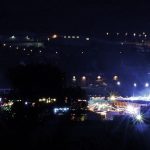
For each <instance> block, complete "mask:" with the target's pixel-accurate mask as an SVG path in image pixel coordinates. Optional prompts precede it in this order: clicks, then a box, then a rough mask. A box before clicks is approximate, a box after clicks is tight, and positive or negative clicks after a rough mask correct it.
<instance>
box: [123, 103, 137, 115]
mask: <svg viewBox="0 0 150 150" xmlns="http://www.w3.org/2000/svg"><path fill="white" fill-rule="evenodd" d="M126 112H127V113H129V114H131V115H135V114H137V113H138V110H137V108H136V107H134V106H131V105H128V106H127V107H126Z"/></svg>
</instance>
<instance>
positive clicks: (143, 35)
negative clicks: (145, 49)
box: [106, 32, 147, 38]
mask: <svg viewBox="0 0 150 150" xmlns="http://www.w3.org/2000/svg"><path fill="white" fill-rule="evenodd" d="M106 35H107V36H108V35H117V36H119V35H123V36H134V37H136V36H138V37H145V38H146V37H147V34H146V33H145V32H143V33H128V32H126V33H119V32H117V33H109V32H106Z"/></svg>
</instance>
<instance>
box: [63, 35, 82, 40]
mask: <svg viewBox="0 0 150 150" xmlns="http://www.w3.org/2000/svg"><path fill="white" fill-rule="evenodd" d="M79 38H80V37H79V36H64V39H79Z"/></svg>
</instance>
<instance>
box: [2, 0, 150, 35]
mask: <svg viewBox="0 0 150 150" xmlns="http://www.w3.org/2000/svg"><path fill="white" fill-rule="evenodd" d="M149 14H150V2H144V1H142V2H140V1H134V0H126V1H125V0H122V1H119V0H99V1H98V0H97V1H96V0H95V1H94V0H92V1H91V2H90V1H80V2H79V1H75V0H70V1H69V0H49V1H48V0H47V1H44V0H41V1H40V0H34V1H33V0H32V1H27V0H26V1H25V0H23V1H20V2H19V1H11V2H10V1H5V3H2V4H1V5H0V22H1V23H0V26H1V28H0V32H1V33H3V32H17V31H18V32H21V31H26V32H60V33H77V34H79V33H81V34H99V33H101V32H102V31H149V30H150V29H149V26H150V16H149Z"/></svg>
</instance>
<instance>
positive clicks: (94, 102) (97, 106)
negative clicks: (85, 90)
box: [88, 95, 143, 122]
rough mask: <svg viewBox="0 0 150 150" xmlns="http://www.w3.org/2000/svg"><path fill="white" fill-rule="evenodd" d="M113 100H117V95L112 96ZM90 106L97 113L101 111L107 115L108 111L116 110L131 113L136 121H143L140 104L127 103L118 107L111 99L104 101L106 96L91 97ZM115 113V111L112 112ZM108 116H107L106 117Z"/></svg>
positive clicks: (125, 113) (126, 113)
mask: <svg viewBox="0 0 150 150" xmlns="http://www.w3.org/2000/svg"><path fill="white" fill-rule="evenodd" d="M110 99H111V100H116V99H117V97H115V96H114V95H112V96H110ZM88 104H89V105H88V108H89V110H91V111H94V112H96V113H99V112H100V114H101V115H102V113H103V115H105V116H107V113H108V112H116V113H118V114H119V113H120V111H121V112H122V114H124V115H129V116H130V117H132V119H133V121H134V122H143V116H142V115H141V114H140V106H138V105H133V104H132V103H129V102H128V103H127V104H126V105H124V107H123V106H118V107H117V108H114V107H113V106H112V105H111V103H110V101H107V102H106V101H104V97H91V99H90V101H89V103H88ZM112 115H113V113H112ZM106 118H107V117H106Z"/></svg>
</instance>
